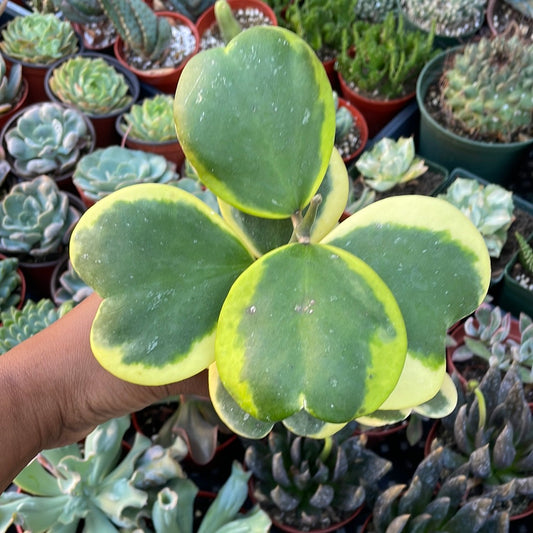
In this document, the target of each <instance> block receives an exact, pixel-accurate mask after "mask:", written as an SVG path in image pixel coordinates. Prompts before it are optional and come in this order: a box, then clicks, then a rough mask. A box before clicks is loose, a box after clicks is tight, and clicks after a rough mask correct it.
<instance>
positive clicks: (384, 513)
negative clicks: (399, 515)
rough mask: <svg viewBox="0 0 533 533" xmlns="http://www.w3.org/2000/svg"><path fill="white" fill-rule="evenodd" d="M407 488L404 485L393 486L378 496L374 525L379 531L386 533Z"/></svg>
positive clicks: (374, 511) (374, 512) (374, 510)
mask: <svg viewBox="0 0 533 533" xmlns="http://www.w3.org/2000/svg"><path fill="white" fill-rule="evenodd" d="M405 487H406V486H405V485H403V484H397V485H392V486H391V487H389V488H387V489H385V490H384V491H383V492H381V494H380V495H379V496H378V498H377V500H376V503H375V504H374V509H373V524H374V526H375V529H377V530H378V531H385V529H386V528H387V525H388V524H389V523H390V522H391V521H392V520H393V518H394V516H396V511H397V510H396V506H397V502H398V500H399V499H400V497H401V495H402V494H403V492H404V490H405ZM407 517H409V515H407Z"/></svg>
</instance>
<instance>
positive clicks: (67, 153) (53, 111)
mask: <svg viewBox="0 0 533 533" xmlns="http://www.w3.org/2000/svg"><path fill="white" fill-rule="evenodd" d="M4 141H5V148H6V155H7V157H8V159H10V160H11V165H12V168H13V172H14V173H15V174H17V175H18V176H20V177H22V178H34V177H36V176H39V175H41V174H50V175H53V176H61V175H63V174H66V173H68V172H71V171H73V170H74V167H75V166H76V163H77V161H78V160H79V159H80V157H81V156H82V155H83V154H84V153H85V152H88V151H90V150H91V149H92V145H93V143H94V132H93V131H91V128H90V126H89V121H88V119H87V118H86V117H85V116H84V115H83V114H82V113H81V112H80V111H78V110H77V109H74V108H72V107H68V106H65V105H62V104H57V103H50V102H44V103H39V104H35V105H33V106H31V107H29V108H27V109H26V110H25V111H24V112H23V113H22V114H21V115H20V116H18V118H17V119H16V121H15V122H13V126H12V127H10V128H8V129H7V131H6V134H5V140H4Z"/></svg>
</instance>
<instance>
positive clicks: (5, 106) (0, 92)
mask: <svg viewBox="0 0 533 533" xmlns="http://www.w3.org/2000/svg"><path fill="white" fill-rule="evenodd" d="M27 97H28V82H27V81H26V79H25V78H23V77H22V65H21V64H20V63H15V64H14V65H12V66H11V70H10V71H9V73H8V72H7V68H6V62H5V60H4V56H2V55H1V54H0V129H1V128H3V127H4V125H5V123H6V122H7V121H8V120H9V118H10V117H12V116H13V115H14V114H15V113H16V112H17V111H18V110H19V109H20V108H21V107H22V106H23V105H25V103H26V99H27Z"/></svg>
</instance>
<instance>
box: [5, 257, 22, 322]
mask: <svg viewBox="0 0 533 533" xmlns="http://www.w3.org/2000/svg"><path fill="white" fill-rule="evenodd" d="M18 265H19V262H18V259H17V258H16V257H5V258H3V259H0V312H2V311H6V310H7V309H9V308H10V307H15V306H17V305H18V304H19V302H20V286H21V283H22V280H21V279H20V275H19V273H18V272H17V269H18Z"/></svg>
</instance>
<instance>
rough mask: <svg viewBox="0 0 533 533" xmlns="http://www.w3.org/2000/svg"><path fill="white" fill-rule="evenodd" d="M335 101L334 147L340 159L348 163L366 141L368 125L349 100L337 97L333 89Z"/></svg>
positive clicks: (355, 156)
mask: <svg viewBox="0 0 533 533" xmlns="http://www.w3.org/2000/svg"><path fill="white" fill-rule="evenodd" d="M333 99H334V102H335V148H336V149H337V150H338V151H339V153H340V155H341V157H342V160H343V161H344V163H345V164H346V165H350V163H352V161H354V160H355V159H356V158H357V156H358V155H359V154H360V153H361V152H362V151H363V150H364V148H365V146H366V143H367V141H368V125H367V123H366V120H365V117H364V116H363V114H362V113H361V112H360V111H359V110H358V109H357V108H356V107H354V106H353V105H352V104H351V103H350V102H348V101H347V100H344V98H339V95H338V94H337V92H336V91H333Z"/></svg>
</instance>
